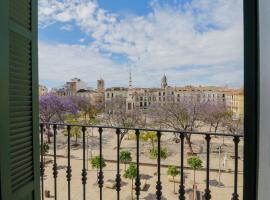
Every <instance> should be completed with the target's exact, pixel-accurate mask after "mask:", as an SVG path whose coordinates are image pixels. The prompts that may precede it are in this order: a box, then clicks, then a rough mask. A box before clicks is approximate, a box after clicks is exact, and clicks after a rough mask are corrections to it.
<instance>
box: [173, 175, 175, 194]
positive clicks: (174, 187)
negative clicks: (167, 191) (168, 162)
mask: <svg viewBox="0 0 270 200" xmlns="http://www.w3.org/2000/svg"><path fill="white" fill-rule="evenodd" d="M173 192H174V193H175V181H174V176H173Z"/></svg>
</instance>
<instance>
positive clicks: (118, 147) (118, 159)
mask: <svg viewBox="0 0 270 200" xmlns="http://www.w3.org/2000/svg"><path fill="white" fill-rule="evenodd" d="M116 135H117V174H116V178H115V182H116V191H117V200H120V191H121V175H120V129H116Z"/></svg>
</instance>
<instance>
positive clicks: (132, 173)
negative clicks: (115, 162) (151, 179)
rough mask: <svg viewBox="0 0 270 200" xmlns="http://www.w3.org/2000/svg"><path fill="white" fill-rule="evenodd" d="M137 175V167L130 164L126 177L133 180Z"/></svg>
mask: <svg viewBox="0 0 270 200" xmlns="http://www.w3.org/2000/svg"><path fill="white" fill-rule="evenodd" d="M136 176H137V168H136V166H135V165H134V164H130V165H129V166H128V168H127V170H125V173H124V177H125V178H127V179H130V180H133V179H134V178H136Z"/></svg>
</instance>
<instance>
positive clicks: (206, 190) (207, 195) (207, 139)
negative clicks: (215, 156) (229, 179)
mask: <svg viewBox="0 0 270 200" xmlns="http://www.w3.org/2000/svg"><path fill="white" fill-rule="evenodd" d="M205 139H206V144H207V152H206V189H205V194H204V197H205V199H206V200H210V199H211V191H210V189H209V166H210V140H211V137H210V135H208V134H207V135H206V137H205Z"/></svg>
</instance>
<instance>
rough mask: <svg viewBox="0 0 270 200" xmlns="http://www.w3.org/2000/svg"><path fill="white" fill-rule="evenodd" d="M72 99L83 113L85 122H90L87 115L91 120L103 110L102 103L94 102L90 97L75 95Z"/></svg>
mask: <svg viewBox="0 0 270 200" xmlns="http://www.w3.org/2000/svg"><path fill="white" fill-rule="evenodd" d="M72 99H73V101H74V102H75V104H76V105H77V108H78V111H79V112H80V114H82V116H83V118H84V123H88V120H87V116H88V118H89V120H91V119H95V117H96V116H97V114H98V113H100V112H101V111H102V110H103V109H102V108H103V106H102V104H101V103H96V102H93V101H92V100H91V99H90V98H87V97H81V96H74V97H72Z"/></svg>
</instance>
